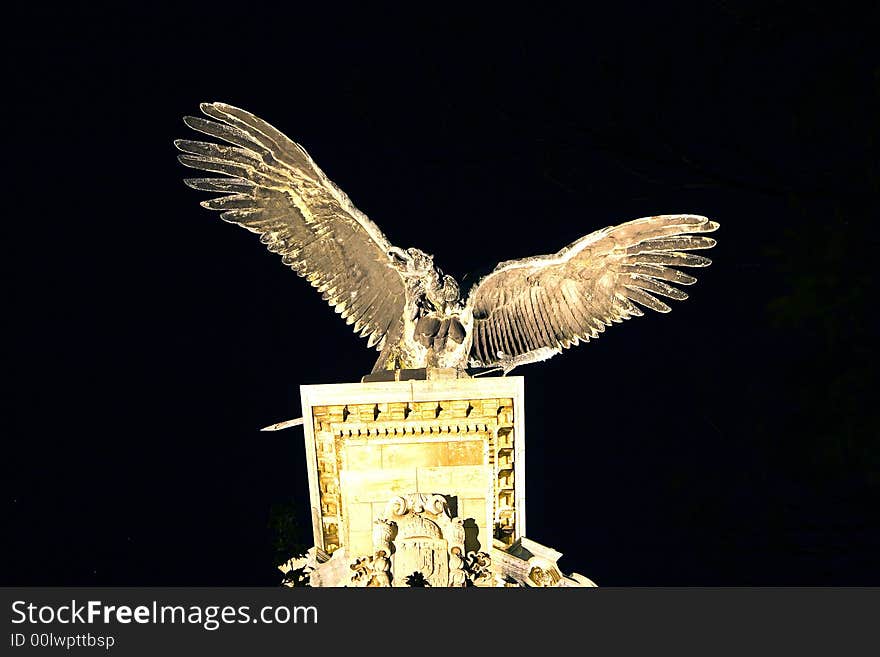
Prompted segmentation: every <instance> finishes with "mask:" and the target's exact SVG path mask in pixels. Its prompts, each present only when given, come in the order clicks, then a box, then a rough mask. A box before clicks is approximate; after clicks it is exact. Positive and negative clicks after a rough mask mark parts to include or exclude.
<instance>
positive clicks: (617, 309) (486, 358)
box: [468, 214, 718, 366]
mask: <svg viewBox="0 0 880 657" xmlns="http://www.w3.org/2000/svg"><path fill="white" fill-rule="evenodd" d="M717 228H718V224H717V223H715V222H714V221H709V220H708V219H707V218H706V217H700V216H696V215H690V214H677V215H661V216H657V217H646V218H644V219H636V220H634V221H629V222H627V223H625V224H620V225H619V226H609V227H608V228H603V229H602V230H597V231H596V232H594V233H591V234H589V235H587V236H585V237H582V238H580V239H579V240H577V241H576V242H574V243H572V244H570V245H569V246H567V247H565V248H564V249H562V250H561V251H559V252H558V253H555V254H553V255H547V256H538V257H534V258H525V259H523V260H510V261H507V262H502V263H501V264H499V265H498V266H497V267H496V268H495V270H494V271H493V272H492V273H490V274H489V275H488V276H486V277H485V278H483V279H482V280H481V281H480V282H479V283H477V284H476V285H475V286H474V288H473V289H472V290H471V293H470V295H469V296H468V304H469V305H470V307H471V309H472V310H473V313H474V328H473V335H474V339H473V346H472V348H471V359H472V360H473V361H475V364H477V365H483V366H488V365H493V364H501V365H502V366H503V365H505V364H511V365H512V364H516V365H521V364H524V363H528V362H532V361H535V360H544V359H546V358H548V357H549V356H552V355H554V354H555V353H559V351H560V350H562V349H566V348H568V347H571V346H573V345H576V344H578V342H579V341H581V340H583V341H585V342H586V341H588V340H590V339H591V338H597V337H598V336H599V334H600V333H602V332H603V331H604V330H605V327H606V326H611V324H612V323H613V322H621V321H623V320H624V319H629V318H630V317H632V316H634V315H642V314H643V313H642V311H641V310H640V309H639V308H638V306H636V305H635V304H634V303H633V302H636V303H638V304H641V305H642V306H646V307H648V308H651V309H652V310H656V311H658V312H661V313H666V312H669V310H670V308H669V306H667V305H666V304H665V303H663V302H662V301H660V300H659V299H658V298H657V297H656V296H654V295H655V294H657V295H660V296H664V297H668V298H670V299H676V300H682V299H687V294H685V293H684V292H682V291H681V290H679V289H677V288H675V287H673V286H672V285H670V283H678V284H680V285H691V284H692V283H695V282H696V280H697V279H696V278H694V277H693V276H690V275H688V274H685V273H682V272H680V271H678V270H677V269H673V267H706V266H708V265H709V264H711V261H710V260H709V259H708V258H704V257H701V256H698V255H694V254H691V253H685V252H686V251H690V250H695V249H708V248H711V247H712V246H714V245H715V240H713V239H712V238H710V237H704V236H702V235H694V234H693V233H708V232H711V231H714V230H716V229H717Z"/></svg>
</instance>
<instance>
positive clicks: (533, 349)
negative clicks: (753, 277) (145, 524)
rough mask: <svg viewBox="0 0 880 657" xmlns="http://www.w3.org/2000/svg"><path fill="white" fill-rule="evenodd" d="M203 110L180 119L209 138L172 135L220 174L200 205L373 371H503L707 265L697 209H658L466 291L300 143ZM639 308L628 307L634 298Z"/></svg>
mask: <svg viewBox="0 0 880 657" xmlns="http://www.w3.org/2000/svg"><path fill="white" fill-rule="evenodd" d="M201 109H202V112H203V113H204V114H205V115H206V116H207V117H208V118H200V117H192V116H188V117H186V118H184V122H185V123H186V124H187V125H188V126H189V127H190V128H192V129H193V130H196V131H198V132H200V133H202V134H204V135H207V136H209V137H212V138H214V139H215V140H216V141H215V142H208V141H192V140H186V139H180V140H177V141H176V142H175V144H176V146H177V148H178V149H180V150H181V151H183V154H182V155H180V156H179V159H180V162H181V163H183V164H184V165H186V166H188V167H192V168H195V169H201V170H204V171H208V172H210V173H212V174H219V176H220V177H207V178H190V179H187V180H186V181H185V182H186V183H187V185H189V186H190V187H193V188H195V189H197V190H200V191H204V192H211V193H214V194H220V196H219V197H217V198H213V199H210V200H206V201H203V202H202V205H203V206H204V207H205V208H208V209H210V210H218V211H220V213H221V214H220V216H221V218H222V219H224V220H225V221H228V222H231V223H235V224H238V225H240V226H242V227H244V228H246V229H247V230H249V231H251V232H253V233H257V234H258V235H259V236H260V241H261V242H262V243H263V244H265V245H266V247H267V248H268V249H269V250H270V251H272V252H274V253H277V254H278V255H280V256H281V259H282V262H283V263H284V264H285V265H288V266H289V267H291V268H292V269H293V270H294V271H295V272H296V273H297V274H299V275H300V276H302V277H304V278H305V279H306V280H307V281H308V282H309V283H310V284H311V285H312V286H313V287H315V288H317V290H318V291H319V292H320V293H321V294H322V296H323V298H324V299H325V300H326V301H327V302H328V303H329V304H330V305H331V306H332V307H333V308H334V309H335V311H336V312H337V313H339V314H340V316H341V317H342V318H343V319H344V320H345V321H346V322H347V323H348V324H353V325H354V330H355V332H356V333H358V334H359V335H360V336H361V337H364V338H367V340H368V342H367V344H368V346H369V347H375V348H376V349H377V350H378V351H379V352H380V353H379V358H378V360H377V361H376V365H375V367H374V368H373V372H374V373H376V372H380V371H382V370H395V369H417V368H424V367H439V368H456V369H458V370H465V369H467V368H469V367H471V368H495V369H500V370H502V371H503V372H504V373H505V374H506V373H508V372H509V371H510V370H512V369H513V368H514V367H517V366H519V365H524V364H527V363H534V362H537V361H543V360H546V359H548V358H550V357H552V356H554V355H556V354H558V353H560V352H561V351H562V350H563V349H567V348H569V347H572V346H575V345H577V344H578V343H580V342H588V341H589V340H592V339H596V338H597V337H599V335H600V334H601V333H602V332H603V331H605V328H606V327H608V326H611V325H612V324H614V323H619V322H622V321H623V320H626V319H629V318H631V317H635V316H641V315H642V314H643V313H642V310H641V309H640V307H639V306H641V307H645V308H650V309H651V310H655V311H657V312H661V313H666V312H669V310H670V307H669V306H668V305H667V304H666V303H665V302H664V301H661V299H660V298H658V297H665V298H667V299H673V300H676V301H681V300H683V299H686V298H687V294H686V293H685V292H683V291H681V290H680V289H678V288H677V287H675V285H691V284H692V283H694V282H696V278H694V277H693V276H691V275H690V274H687V273H684V272H682V271H680V270H679V268H685V267H686V268H693V267H706V266H708V265H709V264H710V260H709V259H708V258H705V257H703V256H699V255H695V254H692V253H690V251H696V250H701V249H708V248H711V247H712V246H714V245H715V240H713V239H712V238H710V237H707V236H705V235H704V233H710V232H712V231H714V230H716V229H717V228H718V224H717V223H716V222H714V221H710V220H709V219H707V218H706V217H702V216H698V215H693V214H670V215H658V216H654V217H644V218H642V219H635V220H633V221H628V222H626V223H622V224H619V225H617V226H609V227H607V228H602V229H601V230H597V231H595V232H592V233H590V234H588V235H585V236H584V237H581V238H580V239H577V240H575V241H574V242H572V243H571V244H569V245H568V246H565V247H563V248H562V249H560V250H559V251H557V252H556V253H553V254H550V255H541V256H534V257H530V258H523V259H521V260H508V261H506V262H502V263H501V264H499V265H498V266H497V267H496V268H495V270H494V271H492V272H491V273H490V274H489V275H488V276H485V277H483V278H482V279H480V280H479V281H478V282H477V283H476V284H475V285H474V286H473V287H472V288H471V290H470V292H469V293H468V294H467V296H466V297H463V296H462V295H461V291H460V289H459V285H458V283H457V282H456V281H455V279H454V278H453V277H452V276H449V275H445V274H444V273H443V272H442V271H441V270H440V269H438V268H437V267H435V266H434V261H433V258H432V256H430V255H428V254H426V253H424V252H422V251H420V250H419V249H414V248H409V249H402V248H399V247H396V246H393V245H392V244H391V242H389V241H388V239H387V238H386V237H385V235H384V234H383V233H382V231H380V230H379V227H378V226H377V225H376V224H375V223H373V222H372V221H371V220H370V219H368V218H367V216H366V215H364V213H362V212H361V211H360V210H358V209H357V208H356V207H355V206H354V204H353V203H352V202H351V200H350V199H349V198H348V196H346V194H345V193H344V192H343V191H342V190H341V189H339V188H338V187H337V186H336V185H335V184H334V183H333V182H331V181H330V179H329V178H327V176H326V175H325V174H324V173H323V172H322V171H321V169H319V168H318V166H317V165H316V164H315V162H314V161H313V160H312V158H311V157H309V155H308V153H306V151H305V149H303V147H302V146H300V145H299V144H297V143H295V142H294V141H292V140H290V139H289V138H288V137H286V136H285V135H284V134H283V133H281V132H280V131H278V130H277V129H275V128H273V127H272V126H271V125H269V124H268V123H266V122H265V121H263V120H262V119H259V118H257V117H256V116H254V115H253V114H250V113H249V112H246V111H244V110H241V109H238V108H236V107H232V106H231V105H226V104H224V103H205V104H203V105H201ZM636 304H638V305H636Z"/></svg>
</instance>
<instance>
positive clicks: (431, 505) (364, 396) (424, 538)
mask: <svg viewBox="0 0 880 657" xmlns="http://www.w3.org/2000/svg"><path fill="white" fill-rule="evenodd" d="M300 393H301V399H302V413H303V420H304V421H303V427H304V432H305V446H306V460H307V466H308V475H309V493H310V506H311V516H312V530H313V537H314V544H315V547H314V548H312V550H310V551H309V553H308V554H307V555H306V557H305V558H301V559H294V560H291V561H290V562H288V563H287V564H283V565H282V566H281V567H280V568H281V570H282V571H284V572H288V571H290V570H292V569H299V570H303V571H304V572H305V573H306V574H307V575H308V578H309V584H310V585H311V586H433V587H437V586H468V585H476V586H499V585H500V586H505V585H508V586H510V585H512V586H584V585H587V586H590V585H592V586H594V584H593V583H592V582H590V581H589V580H587V579H586V578H583V577H581V576H573V577H566V576H564V575H562V574H561V572H559V570H558V568H557V567H556V561H557V560H558V558H559V556H561V555H560V554H559V553H558V552H555V551H554V550H550V549H549V548H544V547H542V546H540V545H539V544H537V543H535V542H534V541H530V540H529V539H527V538H526V536H525V533H526V513H525V512H526V506H525V424H524V419H525V418H524V408H523V406H524V403H523V378H522V377H516V376H514V377H483V378H456V377H452V376H449V375H448V373H446V372H444V371H439V372H430V371H429V372H428V373H427V375H426V376H425V377H424V379H421V380H419V379H414V378H413V379H410V380H394V381H378V382H377V381H373V382H366V383H350V384H334V385H314V386H302V387H301V389H300Z"/></svg>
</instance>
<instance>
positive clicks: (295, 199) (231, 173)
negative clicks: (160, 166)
mask: <svg viewBox="0 0 880 657" xmlns="http://www.w3.org/2000/svg"><path fill="white" fill-rule="evenodd" d="M201 109H202V112H204V113H205V114H206V115H207V116H209V117H211V119H215V120H213V121H212V120H209V119H203V118H198V117H193V116H188V117H185V118H184V122H185V123H186V124H187V125H188V126H189V127H190V128H192V129H193V130H197V131H198V132H201V133H203V134H206V135H209V136H211V137H215V138H217V139H219V140H221V141H223V142H226V143H225V144H218V143H212V142H203V141H189V140H185V139H179V140H177V141H175V142H174V143H175V145H176V146H177V148H179V149H180V150H181V151H183V152H184V154H183V155H180V156H179V159H180V161H181V163H183V164H184V165H186V166H188V167H193V168H195V169H203V170H205V171H211V172H214V173H219V174H224V175H225V176H228V177H224V178H191V179H188V180H186V181H185V182H186V184H187V185H189V186H190V187H192V188H194V189H198V190H202V191H206V192H217V193H221V194H223V196H220V197H219V198H215V199H211V200H209V201H203V202H202V206H204V207H206V208H208V209H210V210H220V211H221V215H220V216H221V218H222V219H224V220H225V221H229V222H232V223H235V224H238V225H239V226H243V227H244V228H246V229H247V230H249V231H251V232H253V233H258V234H259V235H260V241H261V242H262V243H263V244H265V245H266V247H267V248H268V249H269V250H270V251H272V252H273V253H277V254H279V255H280V256H281V257H282V261H283V262H284V264H286V265H289V266H290V267H292V268H293V270H294V271H296V273H297V274H299V275H300V276H302V277H304V278H306V279H307V280H308V282H309V283H311V284H312V285H313V286H314V287H316V288H317V289H318V291H319V292H321V293H322V296H323V298H324V299H325V300H327V301H328V302H329V303H330V305H332V306H333V307H334V308H335V310H336V312H337V313H340V314H341V315H342V317H343V318H345V320H346V321H347V323H349V324H354V330H355V332H357V333H359V334H360V335H361V337H368V336H369V343H368V344H369V346H371V347H372V346H373V345H377V348H378V349H381V348H382V346H383V344H384V341H385V337H386V336H387V335H388V334H389V333H391V332H393V331H395V330H397V329H398V328H399V323H400V321H401V317H402V315H403V309H404V304H405V302H406V300H405V286H404V281H403V278H402V276H401V274H400V273H399V272H398V271H397V270H396V269H395V268H394V267H393V266H392V257H391V256H390V255H389V250H390V249H391V248H392V246H391V244H390V243H389V242H388V240H387V239H386V238H385V236H384V235H383V234H382V232H381V231H380V230H379V228H378V227H377V226H376V224H374V223H373V222H372V221H370V220H369V219H368V218H367V216H366V215H365V214H363V213H362V212H361V211H360V210H358V209H357V208H356V207H355V206H354V204H353V203H352V202H351V201H350V200H349V198H348V196H346V195H345V193H344V192H342V190H340V189H339V188H338V187H336V185H334V184H333V183H332V182H331V181H330V180H329V179H328V178H327V176H326V175H324V172H322V171H321V170H320V169H319V168H318V167H317V165H316V164H315V163H314V162H313V161H312V158H310V157H309V155H308V153H306V151H305V150H304V149H303V148H302V146H300V145H299V144H296V143H294V142H293V141H291V140H290V139H288V138H287V137H286V136H285V135H283V134H282V133H281V132H279V131H278V130H276V129H275V128H273V127H272V126H271V125H269V124H268V123H266V122H265V121H263V120H261V119H259V118H257V117H256V116H254V115H253V114H250V113H249V112H245V111H244V110H241V109H238V108H236V107H232V106H230V105H226V104H224V103H204V104H202V105H201Z"/></svg>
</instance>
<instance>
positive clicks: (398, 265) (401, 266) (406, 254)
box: [388, 246, 434, 278]
mask: <svg viewBox="0 0 880 657" xmlns="http://www.w3.org/2000/svg"><path fill="white" fill-rule="evenodd" d="M388 255H389V256H390V257H391V262H392V264H393V265H394V267H395V269H397V271H399V272H400V273H401V274H403V275H404V276H411V277H413V278H422V277H424V276H426V275H429V274H431V273H433V272H434V258H432V257H431V256H429V255H428V254H427V253H425V252H424V251H419V250H418V249H406V250H403V249H400V248H398V247H396V246H395V247H392V248H391V249H390V250H389V251H388Z"/></svg>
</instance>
